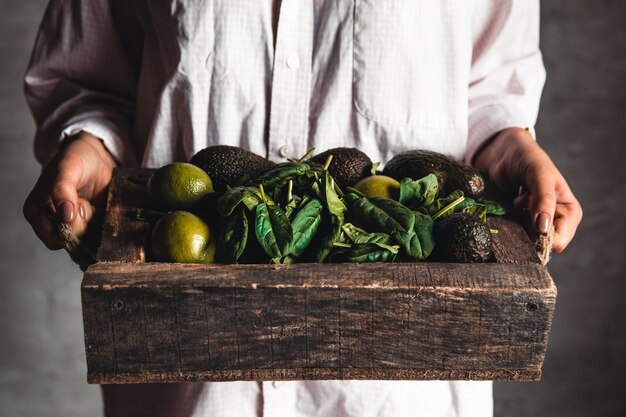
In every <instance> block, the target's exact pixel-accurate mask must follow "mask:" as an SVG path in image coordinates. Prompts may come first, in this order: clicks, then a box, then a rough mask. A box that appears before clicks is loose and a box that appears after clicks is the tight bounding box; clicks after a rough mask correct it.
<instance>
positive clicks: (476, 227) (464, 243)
mask: <svg viewBox="0 0 626 417" xmlns="http://www.w3.org/2000/svg"><path fill="white" fill-rule="evenodd" d="M433 232H434V237H435V250H434V251H433V257H432V259H433V260H438V261H443V262H487V261H489V260H490V259H491V232H490V231H489V228H488V227H487V225H486V224H485V222H483V221H482V220H480V219H479V218H478V217H476V216H474V215H472V214H469V213H454V214H451V215H449V216H444V217H442V218H441V219H439V220H437V221H436V222H435V226H434V228H433Z"/></svg>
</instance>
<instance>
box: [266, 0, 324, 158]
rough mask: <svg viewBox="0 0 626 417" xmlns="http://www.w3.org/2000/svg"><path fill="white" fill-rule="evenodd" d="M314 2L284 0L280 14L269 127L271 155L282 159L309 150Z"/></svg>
mask: <svg viewBox="0 0 626 417" xmlns="http://www.w3.org/2000/svg"><path fill="white" fill-rule="evenodd" d="M312 49H313V3H312V2H309V1H302V0H283V1H282V4H281V6H280V14H279V18H278V30H277V34H276V47H275V53H274V68H273V73H272V93H271V108H270V129H269V156H270V158H271V159H277V160H281V159H284V158H288V157H294V156H298V155H302V154H304V153H305V152H306V149H305V148H306V146H307V145H306V144H307V135H308V126H309V122H308V115H309V97H310V85H311V82H310V81H311V57H312Z"/></svg>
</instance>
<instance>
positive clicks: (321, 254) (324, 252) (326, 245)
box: [315, 216, 343, 263]
mask: <svg viewBox="0 0 626 417" xmlns="http://www.w3.org/2000/svg"><path fill="white" fill-rule="evenodd" d="M331 220H332V223H331V229H330V233H328V234H327V235H325V236H324V238H323V239H322V242H321V244H320V249H319V251H318V252H317V254H316V256H315V262H317V263H322V262H324V261H325V260H326V258H327V257H328V255H330V253H331V252H332V250H333V249H334V248H335V246H334V245H335V243H336V242H340V241H341V237H342V232H343V229H342V228H341V225H342V222H341V221H340V220H339V219H338V218H337V217H335V216H331Z"/></svg>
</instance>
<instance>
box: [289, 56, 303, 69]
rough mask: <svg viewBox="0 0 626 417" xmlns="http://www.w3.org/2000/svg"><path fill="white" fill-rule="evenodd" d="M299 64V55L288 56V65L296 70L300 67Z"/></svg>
mask: <svg viewBox="0 0 626 417" xmlns="http://www.w3.org/2000/svg"><path fill="white" fill-rule="evenodd" d="M299 66H300V58H298V55H290V56H289V57H287V67H289V68H291V69H293V70H295V69H298V67H299Z"/></svg>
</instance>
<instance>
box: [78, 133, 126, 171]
mask: <svg viewBox="0 0 626 417" xmlns="http://www.w3.org/2000/svg"><path fill="white" fill-rule="evenodd" d="M75 140H77V141H80V142H82V143H84V144H85V145H86V146H88V147H89V148H90V149H91V150H92V151H95V153H96V155H97V156H98V158H99V159H100V161H101V162H102V163H103V164H104V165H105V167H106V168H108V169H111V170H112V169H113V168H114V167H116V166H117V162H116V160H115V158H113V155H111V153H110V152H109V150H108V149H107V148H106V146H104V142H102V139H100V138H98V137H97V136H94V135H92V134H91V133H89V132H85V131H81V132H80V133H79V134H78V136H77V137H76V139H75Z"/></svg>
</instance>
